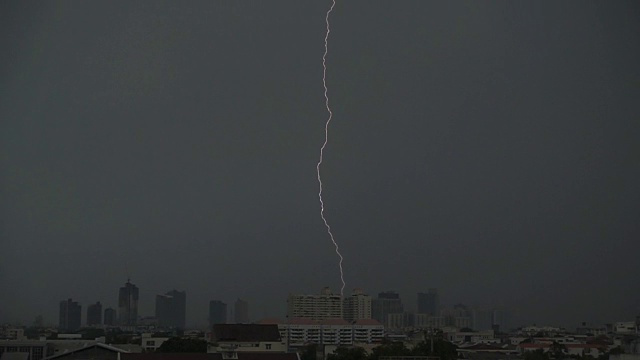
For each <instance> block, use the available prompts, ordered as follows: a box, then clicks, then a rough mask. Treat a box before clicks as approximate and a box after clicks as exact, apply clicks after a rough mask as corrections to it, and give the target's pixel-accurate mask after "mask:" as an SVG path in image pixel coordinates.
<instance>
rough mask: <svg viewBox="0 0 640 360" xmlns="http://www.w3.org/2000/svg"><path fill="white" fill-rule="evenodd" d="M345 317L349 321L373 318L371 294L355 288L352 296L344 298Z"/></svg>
mask: <svg viewBox="0 0 640 360" xmlns="http://www.w3.org/2000/svg"><path fill="white" fill-rule="evenodd" d="M344 319H345V320H346V321H349V322H353V321H356V320H361V319H371V296H369V295H366V294H365V293H363V292H362V290H361V289H354V290H353V294H351V296H348V297H345V298H344Z"/></svg>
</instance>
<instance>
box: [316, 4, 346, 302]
mask: <svg viewBox="0 0 640 360" xmlns="http://www.w3.org/2000/svg"><path fill="white" fill-rule="evenodd" d="M334 6H336V1H335V0H332V3H331V7H330V8H329V10H328V11H327V14H326V16H325V19H324V20H325V23H326V24H327V32H326V34H325V36H324V55H322V69H323V71H322V85H323V86H324V100H325V101H324V104H325V107H326V108H327V112H328V113H329V117H328V118H327V122H326V123H325V125H324V143H323V144H322V147H321V148H320V159H319V160H318V165H317V166H316V170H317V172H318V184H319V187H320V190H319V192H318V198H319V199H320V217H322V221H323V222H324V226H325V227H326V228H327V233H328V234H329V237H330V238H331V242H332V243H333V245H334V246H335V247H336V254H338V257H339V258H340V262H339V263H338V266H339V267H340V281H342V287H341V288H340V296H343V295H344V287H345V282H344V271H343V269H342V261H343V260H344V258H343V257H342V254H340V248H339V247H338V243H337V242H336V239H335V238H334V237H333V233H332V232H331V226H329V222H327V219H326V218H325V217H324V201H323V200H322V178H321V177H320V166H321V165H322V156H323V155H324V149H325V147H327V142H329V124H330V123H331V119H332V118H333V112H332V111H331V107H329V95H327V93H328V91H329V89H328V88H327V53H328V52H329V33H330V32H331V29H330V27H329V15H331V11H333V8H334Z"/></svg>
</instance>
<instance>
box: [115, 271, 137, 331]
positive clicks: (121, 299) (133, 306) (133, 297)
mask: <svg viewBox="0 0 640 360" xmlns="http://www.w3.org/2000/svg"><path fill="white" fill-rule="evenodd" d="M118 313H119V315H120V321H119V323H120V325H135V324H136V323H137V321H138V287H137V286H135V285H133V284H132V283H131V282H130V281H129V279H127V283H126V284H124V286H123V287H121V288H120V292H119V294H118Z"/></svg>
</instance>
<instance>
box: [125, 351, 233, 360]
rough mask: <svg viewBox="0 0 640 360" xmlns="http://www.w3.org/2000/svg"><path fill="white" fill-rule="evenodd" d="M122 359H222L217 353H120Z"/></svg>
mask: <svg viewBox="0 0 640 360" xmlns="http://www.w3.org/2000/svg"><path fill="white" fill-rule="evenodd" d="M120 359H121V360H222V354H219V353H217V354H215V353H211V354H208V353H135V354H134V353H130V354H122V355H120Z"/></svg>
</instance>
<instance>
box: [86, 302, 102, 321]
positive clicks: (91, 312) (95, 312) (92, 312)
mask: <svg viewBox="0 0 640 360" xmlns="http://www.w3.org/2000/svg"><path fill="white" fill-rule="evenodd" d="M101 324H102V304H100V301H98V302H96V303H95V304H91V305H89V306H87V326H93V325H101Z"/></svg>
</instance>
